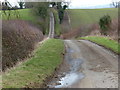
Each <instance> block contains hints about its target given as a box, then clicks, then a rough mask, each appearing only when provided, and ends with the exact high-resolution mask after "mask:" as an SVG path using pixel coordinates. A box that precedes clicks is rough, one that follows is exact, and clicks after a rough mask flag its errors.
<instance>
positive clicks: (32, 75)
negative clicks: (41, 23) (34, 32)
mask: <svg viewBox="0 0 120 90" xmlns="http://www.w3.org/2000/svg"><path fill="white" fill-rule="evenodd" d="M63 52H64V44H63V41H62V40H59V39H49V40H47V41H45V42H44V43H43V44H42V45H40V46H39V47H38V49H37V50H36V51H35V54H34V56H33V57H32V58H30V59H29V60H27V61H26V62H25V63H22V64H21V65H19V66H18V67H16V68H15V69H11V70H10V71H9V72H6V73H4V74H3V76H2V79H3V82H2V83H3V88H22V87H25V86H28V85H30V84H31V85H32V84H33V85H34V83H38V84H39V85H41V84H43V82H44V80H45V79H46V77H49V76H50V75H52V74H53V72H54V70H55V68H56V67H57V66H58V65H59V64H60V63H61V61H62V54H63ZM30 87H34V86H30Z"/></svg>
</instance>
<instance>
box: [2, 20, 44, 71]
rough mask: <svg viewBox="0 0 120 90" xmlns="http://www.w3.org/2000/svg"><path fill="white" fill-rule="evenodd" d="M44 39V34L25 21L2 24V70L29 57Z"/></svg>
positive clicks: (10, 21) (4, 22) (11, 21)
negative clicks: (37, 44)
mask: <svg viewBox="0 0 120 90" xmlns="http://www.w3.org/2000/svg"><path fill="white" fill-rule="evenodd" d="M42 39H43V34H42V32H41V31H40V30H39V29H38V28H36V27H34V26H33V25H30V24H29V23H28V22H26V21H23V20H9V21H7V20H6V21H5V20H4V21H3V22H2V70H6V68H9V67H12V66H14V65H15V64H16V63H17V62H18V61H21V60H23V59H25V58H26V57H28V55H29V54H30V53H31V51H32V50H33V49H34V46H35V44H36V43H38V42H39V41H41V40H42Z"/></svg>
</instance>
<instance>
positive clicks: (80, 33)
mask: <svg viewBox="0 0 120 90" xmlns="http://www.w3.org/2000/svg"><path fill="white" fill-rule="evenodd" d="M118 30H119V29H118V19H113V20H112V22H111V24H110V28H109V29H108V30H107V34H106V36H107V37H110V38H111V39H113V40H116V41H117V40H118V39H119V38H120V37H118V32H119V31H118ZM101 31H102V30H101V29H100V27H99V24H89V25H83V26H80V27H79V28H77V29H74V30H69V31H66V32H64V33H63V34H61V36H60V38H62V39H68V38H74V37H84V36H91V35H92V36H94V35H95V36H105V35H103V34H102V32H101Z"/></svg>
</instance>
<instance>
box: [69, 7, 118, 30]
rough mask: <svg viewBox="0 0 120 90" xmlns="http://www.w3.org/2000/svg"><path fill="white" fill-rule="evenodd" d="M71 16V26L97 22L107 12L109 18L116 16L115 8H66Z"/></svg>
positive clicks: (77, 26) (116, 10) (76, 26)
mask: <svg viewBox="0 0 120 90" xmlns="http://www.w3.org/2000/svg"><path fill="white" fill-rule="evenodd" d="M68 11H69V14H70V18H71V25H72V28H73V29H74V28H79V27H80V26H82V25H86V24H94V23H98V22H99V19H100V17H102V16H104V15H106V14H108V15H110V16H111V18H117V17H118V9H117V8H105V9H70V10H68Z"/></svg>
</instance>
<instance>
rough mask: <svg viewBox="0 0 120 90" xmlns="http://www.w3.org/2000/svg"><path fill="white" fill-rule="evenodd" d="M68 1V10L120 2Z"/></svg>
mask: <svg viewBox="0 0 120 90" xmlns="http://www.w3.org/2000/svg"><path fill="white" fill-rule="evenodd" d="M0 1H3V0H0ZM8 1H9V2H10V3H11V4H12V5H16V4H17V2H18V1H19V0H8ZM28 1H29V0H28ZM37 1H41V0H37ZM42 1H43V0H42ZM68 1H71V3H70V8H89V7H93V6H104V5H110V4H111V3H112V1H120V0H68Z"/></svg>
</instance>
